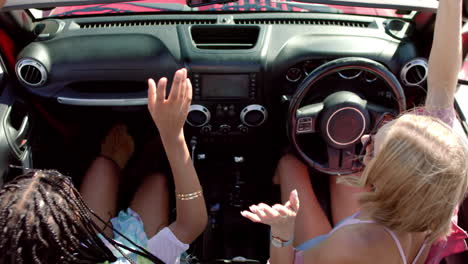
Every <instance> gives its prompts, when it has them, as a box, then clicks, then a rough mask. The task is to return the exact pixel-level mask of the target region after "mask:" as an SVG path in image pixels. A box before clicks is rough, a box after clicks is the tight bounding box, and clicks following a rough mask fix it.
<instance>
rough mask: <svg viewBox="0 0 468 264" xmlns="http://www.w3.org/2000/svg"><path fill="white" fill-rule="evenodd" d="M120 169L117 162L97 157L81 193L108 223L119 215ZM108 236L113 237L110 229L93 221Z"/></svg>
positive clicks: (85, 179) (87, 173)
mask: <svg viewBox="0 0 468 264" xmlns="http://www.w3.org/2000/svg"><path fill="white" fill-rule="evenodd" d="M119 178H120V169H119V167H118V166H117V164H115V162H113V161H111V160H109V159H107V158H104V157H97V158H96V159H95V160H94V161H93V163H92V164H91V166H90V168H89V169H88V171H87V172H86V175H85V176H84V178H83V182H82V183H81V186H80V193H81V196H82V197H83V200H84V201H85V202H86V204H87V205H88V206H89V207H90V208H91V209H92V210H93V211H94V212H95V213H96V214H97V215H98V216H99V217H100V218H101V219H103V220H104V221H106V222H108V221H109V220H110V219H111V218H112V217H114V216H115V215H116V214H117V191H118V187H119ZM93 220H94V221H95V222H96V224H97V225H98V226H99V227H100V228H102V229H103V230H104V232H105V234H106V235H108V236H110V237H112V236H113V233H112V230H111V229H110V228H105V225H104V224H103V223H101V221H99V220H98V219H96V218H94V219H93Z"/></svg>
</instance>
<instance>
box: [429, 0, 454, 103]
mask: <svg viewBox="0 0 468 264" xmlns="http://www.w3.org/2000/svg"><path fill="white" fill-rule="evenodd" d="M461 5H462V0H440V1H439V10H438V11H437V18H436V24H435V30H434V41H433V44H432V50H431V55H430V57H429V76H428V92H427V98H426V108H427V109H429V110H430V109H440V108H447V107H452V106H453V101H454V94H455V91H456V88H457V81H458V72H459V71H460V68H461V63H462V57H461V56H462V47H461Z"/></svg>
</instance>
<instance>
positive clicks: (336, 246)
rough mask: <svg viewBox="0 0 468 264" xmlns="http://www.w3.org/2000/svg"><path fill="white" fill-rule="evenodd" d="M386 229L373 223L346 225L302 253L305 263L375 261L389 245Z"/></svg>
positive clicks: (330, 263)
mask: <svg viewBox="0 0 468 264" xmlns="http://www.w3.org/2000/svg"><path fill="white" fill-rule="evenodd" d="M385 232H386V231H385V230H384V229H383V228H382V227H381V226H378V225H375V224H365V225H364V224H360V225H352V226H346V227H343V228H340V229H338V230H337V231H336V232H334V233H333V234H332V235H330V236H329V237H328V238H327V239H326V240H325V241H324V242H323V243H322V244H320V245H319V246H317V247H315V248H313V249H311V250H309V251H310V252H305V253H304V258H305V263H323V264H336V263H343V264H351V263H360V264H362V263H369V264H370V263H376V260H377V259H381V257H382V254H385V252H386V251H387V254H386V255H388V247H389V246H391V244H390V243H389V240H388V235H387V234H386V233H385ZM390 242H391V241H390Z"/></svg>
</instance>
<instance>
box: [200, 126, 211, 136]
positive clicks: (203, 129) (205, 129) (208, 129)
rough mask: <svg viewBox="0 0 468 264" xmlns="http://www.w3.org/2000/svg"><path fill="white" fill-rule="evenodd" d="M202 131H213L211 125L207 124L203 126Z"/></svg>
mask: <svg viewBox="0 0 468 264" xmlns="http://www.w3.org/2000/svg"><path fill="white" fill-rule="evenodd" d="M201 132H202V134H205V135H206V134H209V133H210V132H211V126H210V125H206V126H204V127H202V128H201Z"/></svg>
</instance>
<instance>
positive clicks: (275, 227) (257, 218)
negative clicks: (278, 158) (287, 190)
mask: <svg viewBox="0 0 468 264" xmlns="http://www.w3.org/2000/svg"><path fill="white" fill-rule="evenodd" d="M249 208H250V211H242V212H241V215H242V216H243V217H245V218H247V219H250V220H251V221H252V222H256V223H263V224H266V225H269V226H271V234H272V235H273V236H275V237H279V238H281V239H282V240H285V241H287V240H290V239H292V237H293V234H294V222H295V219H296V215H297V212H298V211H299V198H298V195H297V191H296V190H294V191H292V192H291V194H290V195H289V201H288V202H286V203H285V204H284V205H282V204H275V205H273V206H269V205H266V204H264V203H260V204H258V205H252V206H250V207H249Z"/></svg>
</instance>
